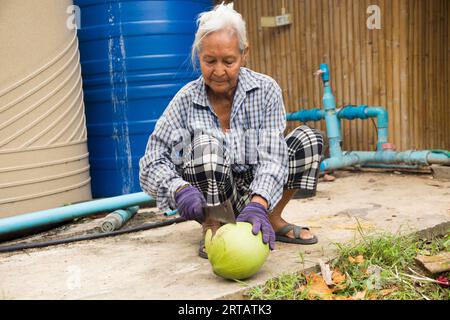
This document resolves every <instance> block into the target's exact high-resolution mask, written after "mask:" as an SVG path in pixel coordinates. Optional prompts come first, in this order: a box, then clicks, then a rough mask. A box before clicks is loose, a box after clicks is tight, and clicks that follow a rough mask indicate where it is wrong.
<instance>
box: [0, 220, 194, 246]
mask: <svg viewBox="0 0 450 320" xmlns="http://www.w3.org/2000/svg"><path fill="white" fill-rule="evenodd" d="M184 221H186V220H185V219H184V218H181V217H178V218H175V219H170V220H167V221H160V222H154V223H146V224H143V225H140V226H137V227H133V228H128V229H123V230H117V231H112V232H107V233H95V234H87V235H82V236H76V237H72V238H65V239H54V240H48V241H42V242H22V243H16V244H12V245H8V246H0V252H12V251H18V250H24V249H32V248H43V247H48V246H54V245H58V244H64V243H70V242H76V241H84V240H93V239H99V238H106V237H112V236H118V235H121V234H125V233H131V232H137V231H143V230H148V229H154V228H159V227H164V226H168V225H171V224H174V223H178V222H184Z"/></svg>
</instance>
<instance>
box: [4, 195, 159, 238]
mask: <svg viewBox="0 0 450 320" xmlns="http://www.w3.org/2000/svg"><path fill="white" fill-rule="evenodd" d="M152 200H154V199H153V198H152V197H150V196H149V195H147V194H145V193H144V192H138V193H132V194H127V195H122V196H117V197H112V198H106V199H99V200H93V201H88V202H82V203H77V204H73V205H69V206H65V207H59V208H53V209H48V210H41V211H35V212H31V213H27V214H21V215H18V216H13V217H7V218H2V219H0V239H4V238H7V237H8V236H9V235H13V234H15V233H18V232H21V233H23V232H26V231H27V230H28V231H32V230H34V229H36V228H41V227H43V226H47V225H55V224H58V223H62V222H66V221H71V220H74V219H75V218H81V217H87V216H89V215H91V214H94V213H97V212H105V211H106V212H109V211H114V210H116V209H121V208H128V207H132V206H136V205H139V204H142V203H146V202H149V201H152Z"/></svg>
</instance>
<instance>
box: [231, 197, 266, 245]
mask: <svg viewBox="0 0 450 320" xmlns="http://www.w3.org/2000/svg"><path fill="white" fill-rule="evenodd" d="M236 221H240V222H249V223H251V224H252V225H253V228H252V233H253V234H254V235H257V234H258V232H259V231H260V230H261V233H262V241H263V243H269V248H270V250H273V249H275V231H274V230H273V227H272V225H271V224H270V221H269V216H268V212H267V209H266V208H265V207H264V206H263V205H262V204H260V203H257V202H250V203H249V204H248V205H247V206H246V207H245V208H244V209H243V210H242V211H241V213H240V214H239V215H238V216H237V218H236Z"/></svg>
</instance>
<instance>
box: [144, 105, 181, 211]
mask: <svg viewBox="0 0 450 320" xmlns="http://www.w3.org/2000/svg"><path fill="white" fill-rule="evenodd" d="M180 114H181V113H180V111H179V108H178V105H177V103H176V102H174V101H172V102H171V103H170V104H169V106H168V107H167V110H166V111H165V112H164V114H163V115H162V116H161V117H160V119H159V120H158V122H157V123H156V126H155V129H154V131H153V133H152V134H151V135H150V137H149V139H148V143H147V148H146V151H145V154H144V156H143V157H142V158H141V159H140V161H139V181H140V184H141V188H142V190H143V191H144V192H146V193H148V194H150V195H151V196H153V197H154V198H156V203H157V206H158V208H160V209H161V210H169V209H175V207H176V205H175V192H176V191H177V190H178V189H179V188H181V187H182V186H184V185H186V184H188V183H187V182H186V181H184V180H183V179H182V177H181V176H180V175H179V174H178V172H177V170H176V166H175V164H174V162H173V159H172V142H173V141H172V137H173V133H174V132H175V131H176V130H177V129H181V123H182V121H181V119H180V117H181V115H180Z"/></svg>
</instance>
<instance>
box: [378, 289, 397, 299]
mask: <svg viewBox="0 0 450 320" xmlns="http://www.w3.org/2000/svg"><path fill="white" fill-rule="evenodd" d="M394 291H395V288H391V289H383V290H380V291H378V295H379V296H381V297H384V296H387V295H388V294H391V293H392V292H394Z"/></svg>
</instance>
